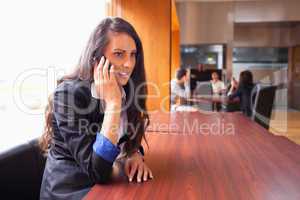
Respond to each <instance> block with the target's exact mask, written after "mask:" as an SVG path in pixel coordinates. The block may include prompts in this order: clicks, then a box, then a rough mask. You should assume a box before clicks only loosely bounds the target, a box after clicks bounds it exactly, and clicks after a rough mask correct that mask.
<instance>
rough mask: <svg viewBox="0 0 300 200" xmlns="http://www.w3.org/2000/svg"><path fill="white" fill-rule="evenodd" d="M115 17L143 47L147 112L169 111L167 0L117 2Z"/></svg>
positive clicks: (169, 42)
mask: <svg viewBox="0 0 300 200" xmlns="http://www.w3.org/2000/svg"><path fill="white" fill-rule="evenodd" d="M118 4H119V5H118V6H117V7H120V12H119V13H117V15H118V16H121V17H123V18H124V19H126V20H128V21H129V22H130V23H131V24H132V25H133V26H134V27H135V29H136V31H137V32H138V34H139V36H140V38H141V40H142V43H143V47H144V57H145V68H146V76H147V81H148V82H149V83H151V84H149V85H148V93H149V95H148V100H147V106H148V109H149V110H150V111H153V110H157V109H160V108H161V105H164V106H163V108H164V109H167V110H169V108H170V105H169V98H168V97H169V95H170V90H169V82H170V77H171V75H170V71H171V0H163V1H161V0H151V1H150V0H120V1H119V2H118Z"/></svg>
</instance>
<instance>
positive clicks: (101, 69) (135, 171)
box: [40, 17, 153, 200]
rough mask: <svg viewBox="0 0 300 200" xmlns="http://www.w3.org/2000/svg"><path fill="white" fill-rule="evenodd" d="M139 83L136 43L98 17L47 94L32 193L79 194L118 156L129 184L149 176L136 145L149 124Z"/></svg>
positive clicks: (125, 26)
mask: <svg viewBox="0 0 300 200" xmlns="http://www.w3.org/2000/svg"><path fill="white" fill-rule="evenodd" d="M145 81H146V79H145V69H144V57H143V47H142V43H141V41H140V38H139V36H138V35H137V33H136V31H135V30H134V28H133V27H132V25H131V24H129V23H128V22H127V21H125V20H123V19H121V18H117V17H116V18H110V17H108V18H105V19H104V20H102V21H101V23H100V24H99V25H98V26H97V27H96V29H95V30H94V31H93V32H92V34H91V36H90V39H89V41H88V43H87V46H86V48H85V50H84V51H83V54H82V56H81V58H80V60H79V63H78V65H77V67H76V68H75V69H74V71H73V73H71V74H68V75H65V76H64V77H63V78H62V79H61V80H59V82H60V84H59V85H58V86H57V88H56V89H55V91H54V93H53V95H52V96H50V98H49V104H48V106H47V107H46V118H45V119H46V126H45V129H44V134H43V136H42V138H41V139H40V146H41V148H42V150H44V151H45V152H46V153H47V162H46V166H45V171H44V175H43V180H42V185H41V191H40V199H55V200H57V199H82V198H83V197H84V196H85V194H86V193H87V192H88V191H89V190H90V189H91V187H92V186H93V185H94V184H97V183H99V184H103V183H108V182H109V181H110V180H111V178H112V176H113V174H114V172H116V171H119V170H120V169H118V168H116V166H118V165H114V164H115V163H116V162H115V161H117V160H118V159H122V161H124V162H123V164H124V169H123V170H124V172H125V174H126V175H127V177H128V179H129V181H130V182H131V181H133V180H136V181H137V182H141V181H147V180H148V179H149V178H153V175H152V172H151V170H150V169H149V167H148V166H147V165H146V163H145V162H144V159H143V148H142V146H141V142H142V139H145V128H146V126H147V125H148V124H149V118H148V114H147V110H146V104H145V101H146V99H145V98H146V94H147V88H146V86H145ZM122 167H123V166H122Z"/></svg>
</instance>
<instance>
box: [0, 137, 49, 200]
mask: <svg viewBox="0 0 300 200" xmlns="http://www.w3.org/2000/svg"><path fill="white" fill-rule="evenodd" d="M45 163H46V157H44V156H43V155H42V153H41V151H40V149H39V147H38V142H37V140H33V141H30V142H28V143H25V144H21V145H19V146H17V147H15V148H13V149H11V150H9V151H6V152H2V153H1V154H0V194H1V199H2V198H3V199H39V193H40V187H41V182H42V177H43V173H44V167H45ZM4 197H5V198H4Z"/></svg>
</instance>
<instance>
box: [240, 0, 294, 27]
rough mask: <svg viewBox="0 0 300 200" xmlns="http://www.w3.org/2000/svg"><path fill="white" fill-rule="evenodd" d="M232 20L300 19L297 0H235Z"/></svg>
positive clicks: (274, 20) (281, 20) (272, 20)
mask: <svg viewBox="0 0 300 200" xmlns="http://www.w3.org/2000/svg"><path fill="white" fill-rule="evenodd" d="M234 4H235V9H234V13H235V14H234V16H235V17H234V21H235V22H238V23H244V22H285V21H300V12H299V9H300V1H299V0H272V1H270V0H269V1H267V0H266V1H237V2H235V3H234Z"/></svg>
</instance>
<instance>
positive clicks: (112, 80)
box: [94, 56, 122, 107]
mask: <svg viewBox="0 0 300 200" xmlns="http://www.w3.org/2000/svg"><path fill="white" fill-rule="evenodd" d="M109 65H110V63H109V60H108V59H105V57H104V56H102V57H101V59H100V62H99V63H98V65H97V66H96V69H95V70H94V81H95V86H96V90H97V93H98V96H99V97H100V99H103V100H104V101H105V103H106V106H108V107H109V106H118V105H121V97H122V95H121V90H120V87H119V85H118V83H117V80H116V75H115V66H113V65H111V67H109Z"/></svg>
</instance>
